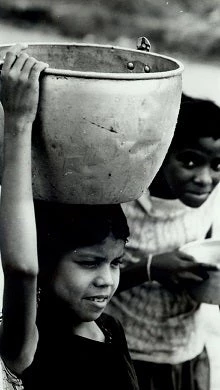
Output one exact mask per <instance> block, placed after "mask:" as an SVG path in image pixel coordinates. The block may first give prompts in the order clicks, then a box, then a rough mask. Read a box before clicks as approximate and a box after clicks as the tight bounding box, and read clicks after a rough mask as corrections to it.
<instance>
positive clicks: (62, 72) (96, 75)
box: [0, 42, 184, 80]
mask: <svg viewBox="0 0 220 390" xmlns="http://www.w3.org/2000/svg"><path fill="white" fill-rule="evenodd" d="M27 44H28V46H37V45H41V46H48V45H56V46H78V47H97V48H105V49H111V50H120V51H130V52H133V53H138V54H140V51H139V50H136V49H129V48H125V47H120V46H112V45H99V44H92V43H91V44H88V43H75V42H27ZM12 45H13V44H8V43H7V44H1V45H0V48H1V47H10V46H12ZM144 54H146V55H147V56H152V57H158V58H162V59H164V60H168V61H172V62H173V63H174V64H175V65H177V66H178V67H177V69H173V70H168V71H163V72H152V73H104V72H82V71H75V70H66V69H55V68H50V67H49V68H47V69H46V70H45V71H44V74H47V75H55V76H64V77H78V78H86V79H87V78H88V79H105V80H106V79H107V80H108V79H109V80H150V79H151V80H155V79H164V78H170V77H175V76H179V75H181V74H182V72H183V70H184V66H183V64H182V63H181V61H179V60H176V59H174V58H172V57H169V56H166V55H162V54H158V53H154V52H148V53H143V55H144Z"/></svg>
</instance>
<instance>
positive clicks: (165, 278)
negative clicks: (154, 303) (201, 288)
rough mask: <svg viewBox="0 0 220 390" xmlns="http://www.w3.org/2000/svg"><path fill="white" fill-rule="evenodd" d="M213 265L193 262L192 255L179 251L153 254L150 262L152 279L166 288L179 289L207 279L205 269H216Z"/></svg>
mask: <svg viewBox="0 0 220 390" xmlns="http://www.w3.org/2000/svg"><path fill="white" fill-rule="evenodd" d="M217 269H218V268H217V267H216V266H215V265H209V264H204V263H198V262H195V259H194V257H192V256H189V255H188V254H186V253H184V252H180V251H173V252H167V253H162V254H158V255H154V256H153V258H152V264H151V275H152V279H153V280H156V281H158V282H159V283H161V284H163V285H164V286H166V287H167V288H170V289H174V290H180V289H182V288H186V289H187V287H189V286H192V284H193V285H195V284H196V283H201V282H203V281H204V280H206V279H208V277H209V275H208V273H207V271H216V270H217Z"/></svg>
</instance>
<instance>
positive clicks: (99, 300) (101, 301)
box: [84, 295, 109, 309]
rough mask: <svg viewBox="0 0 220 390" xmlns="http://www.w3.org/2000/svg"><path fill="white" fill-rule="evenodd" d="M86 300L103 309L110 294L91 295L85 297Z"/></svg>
mask: <svg viewBox="0 0 220 390" xmlns="http://www.w3.org/2000/svg"><path fill="white" fill-rule="evenodd" d="M84 299H85V300H86V301H88V302H90V303H91V305H92V306H93V307H96V308H98V309H103V308H105V306H106V305H107V303H108V301H109V296H108V295H94V296H91V297H85V298H84Z"/></svg>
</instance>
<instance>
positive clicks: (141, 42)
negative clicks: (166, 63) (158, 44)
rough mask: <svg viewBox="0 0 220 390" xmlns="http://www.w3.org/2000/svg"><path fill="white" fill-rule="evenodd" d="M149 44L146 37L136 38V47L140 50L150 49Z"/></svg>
mask: <svg viewBox="0 0 220 390" xmlns="http://www.w3.org/2000/svg"><path fill="white" fill-rule="evenodd" d="M150 48H151V44H150V41H149V40H148V39H147V38H146V37H139V38H138V40H137V49H138V50H142V51H147V52H148V51H150Z"/></svg>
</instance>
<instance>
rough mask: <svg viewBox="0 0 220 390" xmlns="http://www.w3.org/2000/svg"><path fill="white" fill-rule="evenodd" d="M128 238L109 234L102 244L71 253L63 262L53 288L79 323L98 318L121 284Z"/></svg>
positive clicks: (55, 277) (59, 265) (56, 274)
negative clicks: (123, 238)
mask: <svg viewBox="0 0 220 390" xmlns="http://www.w3.org/2000/svg"><path fill="white" fill-rule="evenodd" d="M124 246H125V244H124V241H123V240H120V239H115V238H114V237H113V236H112V235H110V236H108V237H107V238H106V239H105V240H104V241H102V242H101V243H99V244H95V245H92V246H87V247H83V248H78V249H75V250H73V251H71V252H68V253H67V254H66V255H65V256H64V257H63V258H62V259H61V261H60V262H59V264H58V267H57V269H56V272H55V275H54V279H53V282H52V288H53V290H54V292H55V294H56V295H57V296H58V297H59V298H60V299H61V300H62V301H63V302H64V304H65V305H67V307H68V308H69V309H71V310H72V311H73V313H74V317H75V318H76V319H77V321H79V322H84V321H94V320H96V319H97V318H98V317H99V316H100V314H101V313H102V312H103V310H104V309H105V307H106V305H107V303H108V302H109V300H110V299H111V297H112V295H113V294H114V292H115V290H116V289H117V287H118V283H119V273H120V264H121V262H122V257H123V255H124Z"/></svg>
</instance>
